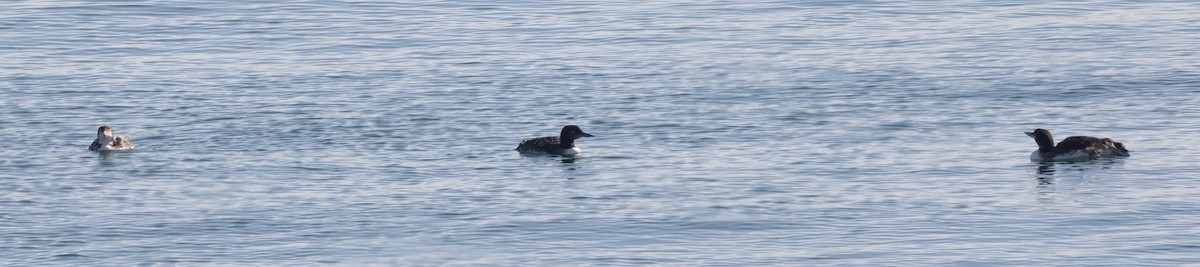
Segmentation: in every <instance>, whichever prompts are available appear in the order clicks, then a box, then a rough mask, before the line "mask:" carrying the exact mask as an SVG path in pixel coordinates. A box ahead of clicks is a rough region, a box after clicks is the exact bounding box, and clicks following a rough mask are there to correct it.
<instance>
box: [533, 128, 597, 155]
mask: <svg viewBox="0 0 1200 267" xmlns="http://www.w3.org/2000/svg"><path fill="white" fill-rule="evenodd" d="M581 137H592V135H591V134H588V133H585V132H583V130H581V129H579V126H575V125H567V126H564V127H563V128H562V132H561V133H559V134H558V136H547V137H538V138H533V139H525V140H521V144H519V145H517V149H516V150H517V151H520V152H521V153H547V154H555V155H575V154H579V152H580V150H579V148H578V147H575V139H579V138H581Z"/></svg>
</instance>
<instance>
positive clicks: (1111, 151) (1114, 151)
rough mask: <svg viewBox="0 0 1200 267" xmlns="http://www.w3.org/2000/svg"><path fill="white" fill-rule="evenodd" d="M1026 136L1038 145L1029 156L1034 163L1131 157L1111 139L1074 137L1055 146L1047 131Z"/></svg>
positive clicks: (1038, 131) (1040, 130)
mask: <svg viewBox="0 0 1200 267" xmlns="http://www.w3.org/2000/svg"><path fill="white" fill-rule="evenodd" d="M1025 135H1028V136H1029V137H1033V140H1034V141H1037V144H1038V150H1037V151H1033V154H1032V155H1029V160H1032V161H1084V160H1089V159H1092V158H1100V157H1113V156H1119V157H1127V156H1129V150H1128V149H1125V145H1124V144H1121V143H1118V142H1116V141H1113V140H1112V139H1111V138H1096V137H1091V136H1072V137H1067V139H1063V141H1062V142H1058V145H1054V136H1052V135H1050V131H1048V130H1046V129H1037V130H1033V132H1026V133H1025Z"/></svg>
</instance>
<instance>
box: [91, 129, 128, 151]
mask: <svg viewBox="0 0 1200 267" xmlns="http://www.w3.org/2000/svg"><path fill="white" fill-rule="evenodd" d="M126 149H133V141H129V138H126V137H124V136H117V135H113V130H112V127H111V126H108V125H104V126H100V129H98V130H96V140H95V141H92V145H91V146H88V150H91V151H109V150H126Z"/></svg>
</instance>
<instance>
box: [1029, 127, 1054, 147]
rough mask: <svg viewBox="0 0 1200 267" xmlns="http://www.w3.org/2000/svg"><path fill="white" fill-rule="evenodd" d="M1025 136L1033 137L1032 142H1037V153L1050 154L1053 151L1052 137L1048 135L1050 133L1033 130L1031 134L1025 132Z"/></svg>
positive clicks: (1043, 130) (1040, 129)
mask: <svg viewBox="0 0 1200 267" xmlns="http://www.w3.org/2000/svg"><path fill="white" fill-rule="evenodd" d="M1025 135H1028V136H1029V137H1033V140H1034V141H1037V144H1038V151H1041V152H1050V151H1052V150H1054V136H1053V135H1050V131H1048V130H1046V129H1042V128H1038V129H1037V130H1033V132H1025Z"/></svg>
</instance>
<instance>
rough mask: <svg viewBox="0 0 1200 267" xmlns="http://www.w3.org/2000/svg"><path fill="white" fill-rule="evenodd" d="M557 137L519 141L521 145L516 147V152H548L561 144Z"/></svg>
mask: <svg viewBox="0 0 1200 267" xmlns="http://www.w3.org/2000/svg"><path fill="white" fill-rule="evenodd" d="M561 143H562V142H560V141H559V140H558V136H547V137H538V138H533V139H525V140H521V144H519V145H517V151H521V152H550V151H554V148H556V147H558V146H559V144H561Z"/></svg>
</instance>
